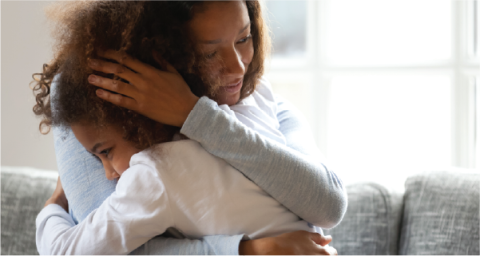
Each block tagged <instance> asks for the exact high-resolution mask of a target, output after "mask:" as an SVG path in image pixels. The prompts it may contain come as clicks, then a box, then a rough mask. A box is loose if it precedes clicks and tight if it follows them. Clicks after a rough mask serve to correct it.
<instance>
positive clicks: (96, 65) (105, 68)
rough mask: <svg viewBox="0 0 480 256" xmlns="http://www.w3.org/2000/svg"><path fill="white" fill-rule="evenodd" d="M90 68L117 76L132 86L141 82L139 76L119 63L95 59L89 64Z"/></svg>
mask: <svg viewBox="0 0 480 256" xmlns="http://www.w3.org/2000/svg"><path fill="white" fill-rule="evenodd" d="M88 66H89V67H90V68H92V69H93V70H96V71H100V72H103V73H105V74H114V75H117V76H119V77H121V78H123V79H125V80H127V81H129V82H130V83H132V84H136V83H138V82H139V81H140V80H141V78H140V76H139V75H138V74H136V73H134V72H133V71H132V70H130V69H128V68H126V67H125V66H123V65H121V64H118V63H112V62H108V61H103V60H97V59H94V60H90V61H89V62H88Z"/></svg>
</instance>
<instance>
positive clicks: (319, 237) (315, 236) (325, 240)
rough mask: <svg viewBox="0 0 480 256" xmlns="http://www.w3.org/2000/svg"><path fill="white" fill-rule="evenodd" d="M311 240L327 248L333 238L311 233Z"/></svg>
mask: <svg viewBox="0 0 480 256" xmlns="http://www.w3.org/2000/svg"><path fill="white" fill-rule="evenodd" d="M310 238H311V239H312V240H313V241H314V242H315V243H316V244H318V245H321V246H326V245H327V244H329V243H330V242H331V241H332V236H323V235H321V234H319V233H310Z"/></svg>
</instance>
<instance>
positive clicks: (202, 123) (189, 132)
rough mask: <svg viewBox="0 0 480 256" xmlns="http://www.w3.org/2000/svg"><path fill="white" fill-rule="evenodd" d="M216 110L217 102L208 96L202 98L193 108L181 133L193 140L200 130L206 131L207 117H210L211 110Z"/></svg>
mask: <svg viewBox="0 0 480 256" xmlns="http://www.w3.org/2000/svg"><path fill="white" fill-rule="evenodd" d="M216 108H218V105H217V103H216V102H215V101H213V100H211V99H209V98H208V97H206V96H203V97H201V98H200V99H199V100H198V101H197V104H195V106H194V107H193V109H192V111H190V114H189V115H188V117H187V119H186V120H185V122H184V124H183V126H182V128H181V129H180V133H182V134H184V135H186V136H187V137H189V138H192V136H194V135H195V133H196V132H197V130H198V129H199V128H203V129H204V128H205V127H208V126H207V123H206V120H207V118H206V116H207V115H208V112H209V110H212V109H216Z"/></svg>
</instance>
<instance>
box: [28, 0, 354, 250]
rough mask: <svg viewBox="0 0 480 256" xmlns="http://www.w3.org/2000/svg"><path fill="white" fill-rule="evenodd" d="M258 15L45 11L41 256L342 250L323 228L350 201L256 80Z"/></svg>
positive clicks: (289, 112) (132, 8)
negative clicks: (49, 49)
mask: <svg viewBox="0 0 480 256" xmlns="http://www.w3.org/2000/svg"><path fill="white" fill-rule="evenodd" d="M260 7H261V6H260V3H259V2H257V1H227V2H216V1H215V2H208V1H206V2H198V1H197V2H185V1H174V2H166V1H145V2H137V1H105V2H102V1H87V2H68V3H60V4H57V5H55V6H54V7H52V8H51V9H50V12H49V13H50V15H51V17H52V18H53V19H54V20H55V21H56V25H57V27H56V30H55V33H56V36H57V38H56V39H57V41H56V42H57V44H56V49H55V51H56V54H55V59H54V60H53V61H52V62H51V63H50V64H49V65H44V70H43V73H41V74H39V75H40V78H39V79H37V82H36V85H35V87H34V93H35V96H36V99H37V104H36V105H35V107H34V112H35V113H36V114H37V115H39V116H42V117H43V120H42V122H41V124H40V129H41V131H43V132H48V130H49V128H50V127H53V128H54V129H53V132H54V137H55V149H56V153H57V159H58V160H57V161H58V167H59V174H60V178H59V180H58V183H57V188H56V190H55V192H54V194H53V195H52V197H51V198H50V199H49V200H48V201H47V202H46V204H45V208H44V209H43V210H42V211H41V212H40V213H39V215H38V217H37V248H38V250H39V252H40V253H41V254H128V253H137V254H239V253H240V254H336V250H335V249H334V248H332V247H329V246H328V245H327V244H328V243H330V241H331V237H326V236H323V234H322V231H321V228H332V227H333V226H335V225H337V224H338V223H339V222H340V221H341V219H342V217H343V215H344V214H345V211H346V207H347V198H346V192H345V189H344V187H343V184H342V182H341V180H340V178H339V177H338V176H337V175H336V174H335V173H334V172H332V171H331V170H329V169H328V168H327V167H326V166H325V165H324V161H323V159H322V158H321V154H320V153H319V151H318V150H317V149H316V147H315V145H314V142H313V138H312V136H311V133H310V131H309V130H308V128H307V125H306V123H305V121H304V119H303V118H302V117H301V115H300V113H298V112H297V111H296V110H294V109H293V108H292V107H291V106H290V105H289V104H287V103H286V102H284V101H282V100H281V99H279V98H278V97H276V96H274V94H273V93H272V91H271V87H270V85H269V83H268V81H266V80H265V79H264V78H262V75H263V71H264V66H263V65H264V60H265V58H266V56H267V54H268V49H269V46H270V45H269V38H268V30H267V27H266V25H265V23H264V20H263V18H262V10H261V8H260ZM45 128H46V131H45ZM161 234H164V235H163V236H159V235H161ZM167 234H170V235H176V237H175V238H172V237H167Z"/></svg>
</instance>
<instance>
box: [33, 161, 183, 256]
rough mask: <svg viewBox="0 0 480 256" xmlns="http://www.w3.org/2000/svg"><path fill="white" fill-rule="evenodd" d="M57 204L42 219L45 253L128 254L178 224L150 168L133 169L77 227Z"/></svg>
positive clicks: (40, 243) (39, 240)
mask: <svg viewBox="0 0 480 256" xmlns="http://www.w3.org/2000/svg"><path fill="white" fill-rule="evenodd" d="M59 184H60V182H58V183H57V189H56V190H58V187H59ZM60 187H61V184H60ZM145 187H148V190H146V189H145ZM58 203H60V204H61V202H55V201H50V200H49V201H47V205H46V207H45V208H44V209H43V210H42V211H41V212H40V214H39V215H38V216H37V220H36V226H37V236H36V237H37V238H36V240H37V248H38V250H39V252H40V253H41V254H117V255H118V254H127V253H130V252H132V251H133V250H135V249H136V248H138V247H139V246H141V245H142V244H144V243H145V242H147V241H148V240H150V239H151V238H152V237H155V236H156V235H158V234H161V233H163V232H165V230H166V229H167V228H168V227H171V226H173V225H174V221H173V216H172V215H171V214H170V213H171V209H169V205H170V204H169V202H168V197H167V194H166V193H165V187H164V185H163V183H162V181H161V179H160V177H159V174H158V173H157V172H156V170H155V169H154V168H152V167H151V166H149V165H146V164H137V165H134V166H132V167H130V168H129V169H128V171H126V172H125V173H124V174H123V175H122V179H120V180H119V182H118V184H117V188H116V190H115V192H114V193H113V194H112V195H111V196H110V197H108V198H107V199H106V200H105V201H104V202H103V203H102V204H101V205H100V207H99V208H98V209H96V210H94V211H92V212H91V213H90V214H89V215H88V216H87V217H86V218H85V219H84V220H83V221H82V222H80V223H79V224H78V225H75V223H74V221H73V219H72V218H71V216H70V215H69V214H68V213H67V212H66V210H65V209H66V208H67V206H66V205H63V206H60V205H59V204H58Z"/></svg>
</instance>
